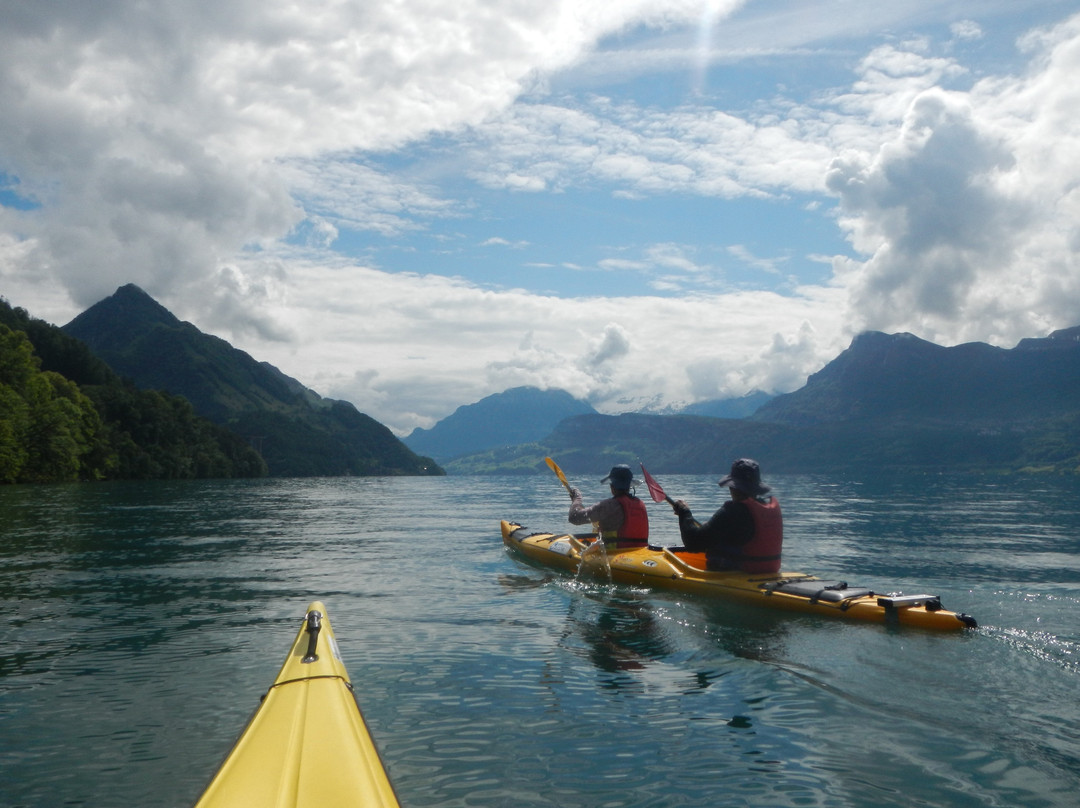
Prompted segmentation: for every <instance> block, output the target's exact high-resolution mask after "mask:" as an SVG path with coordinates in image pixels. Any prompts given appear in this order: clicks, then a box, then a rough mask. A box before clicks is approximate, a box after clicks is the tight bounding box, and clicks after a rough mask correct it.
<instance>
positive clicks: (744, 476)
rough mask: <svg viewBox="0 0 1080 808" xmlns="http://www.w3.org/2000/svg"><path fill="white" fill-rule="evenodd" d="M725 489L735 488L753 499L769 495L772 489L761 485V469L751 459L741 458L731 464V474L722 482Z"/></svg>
mask: <svg viewBox="0 0 1080 808" xmlns="http://www.w3.org/2000/svg"><path fill="white" fill-rule="evenodd" d="M719 485H722V486H723V487H724V488H734V489H735V490H736V491H742V492H743V493H744V494H749V495H750V496H752V497H756V496H759V495H761V494H767V493H769V491H771V490H772V489H771V488H769V486H767V485H762V484H761V469H760V468H758V464H757V463H755V462H754V461H753V460H750V459H749V458H745V457H744V458H740V459H739V460H736V461H735V462H734V463H732V464H731V474H729V475H727V476H726V477H724V478H723V479H721V480H720V482H719Z"/></svg>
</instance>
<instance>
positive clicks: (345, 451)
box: [62, 284, 443, 477]
mask: <svg viewBox="0 0 1080 808" xmlns="http://www.w3.org/2000/svg"><path fill="white" fill-rule="evenodd" d="M62 330H63V331H64V332H65V333H66V334H69V335H70V336H72V337H75V338H77V339H79V340H81V341H82V342H83V343H85V344H86V345H87V346H88V347H89V348H90V350H91V351H92V352H93V353H94V354H95V355H96V356H97V357H99V358H100V359H102V360H103V361H104V362H105V363H106V364H108V365H109V367H111V368H112V369H113V370H114V371H116V372H117V373H119V374H120V375H121V376H124V377H126V378H128V379H130V380H132V381H133V382H134V384H135V385H136V386H137V387H139V388H143V389H152V390H163V391H167V392H169V393H172V394H176V395H180V396H183V397H184V398H186V399H187V400H188V401H189V402H191V405H192V406H193V407H194V409H195V411H196V412H197V413H198V414H199V415H202V416H203V417H205V418H208V419H210V420H211V421H213V422H215V423H218V424H221V425H223V426H225V427H227V428H228V429H229V430H231V431H232V432H234V433H236V434H238V435H240V436H242V437H243V438H245V439H246V440H248V441H250V442H251V444H252V445H253V446H254V447H255V448H256V449H257V450H258V451H259V453H260V454H261V455H262V457H263V459H264V460H265V461H266V465H267V467H268V469H269V473H270V474H271V475H272V476H282V477H310V476H340V475H357V476H363V475H398V474H411V475H430V474H442V473H443V470H442V468H440V467H439V465H438V464H437V463H435V462H434V461H433V460H432V459H430V458H427V457H420V456H418V455H416V454H415V453H414V452H412V451H411V450H410V449H409V448H408V447H407V446H405V444H403V443H402V442H401V441H400V440H398V438H397V437H395V436H394V434H393V433H392V432H391V431H390V430H389V429H388V428H387V427H385V426H384V425H382V424H380V423H379V422H378V421H376V420H375V419H373V418H371V417H370V416H367V415H365V414H363V413H361V412H359V411H358V410H357V409H356V407H354V406H353V405H352V404H350V403H349V402H346V401H335V400H333V399H326V398H323V397H322V396H320V395H318V394H317V393H315V392H314V391H312V390H309V389H308V388H306V387H304V386H303V385H302V384H301V383H300V382H298V381H297V380H296V379H292V378H290V377H288V376H286V375H285V374H284V373H282V372H281V371H280V370H278V369H277V368H275V367H273V366H272V365H269V364H267V363H265V362H257V361H256V360H255V359H253V358H252V357H251V356H249V355H248V354H247V353H245V352H243V351H241V350H239V349H237V348H234V347H233V346H231V345H230V344H229V343H228V342H226V341H225V340H223V339H220V338H219V337H215V336H212V335H209V334H204V333H203V332H202V331H200V330H199V329H198V328H196V327H195V326H194V325H192V324H191V323H187V322H181V321H180V320H179V319H177V318H176V317H175V316H174V315H173V314H172V313H171V312H169V310H168V309H166V308H165V307H164V306H162V305H161V304H159V303H158V302H157V301H155V300H154V299H153V298H152V297H150V295H148V294H146V292H144V291H143V290H142V289H140V288H139V287H137V286H134V285H131V284H129V285H127V286H122V287H120V288H119V289H117V291H116V292H115V293H114V294H113V295H111V296H110V297H107V298H105V299H104V300H102V301H99V302H98V303H96V304H94V305H93V306H91V307H90V308H89V309H87V310H86V311H84V312H83V313H82V314H80V315H79V316H78V317H76V318H75V319H74V320H72V321H71V322H70V323H68V324H67V325H65V326H63V327H62Z"/></svg>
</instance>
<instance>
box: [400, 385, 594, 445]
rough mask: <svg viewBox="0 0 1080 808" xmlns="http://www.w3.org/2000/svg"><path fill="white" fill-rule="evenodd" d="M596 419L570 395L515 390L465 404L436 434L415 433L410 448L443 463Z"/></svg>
mask: <svg viewBox="0 0 1080 808" xmlns="http://www.w3.org/2000/svg"><path fill="white" fill-rule="evenodd" d="M587 413H591V414H595V413H596V410H594V409H593V408H592V406H591V405H589V404H588V403H586V402H584V401H581V400H579V399H576V398H574V397H573V396H572V395H570V394H569V393H568V392H566V391H565V390H541V389H540V388H538V387H512V388H510V389H509V390H506V391H504V392H502V393H495V394H493V395H490V396H486V397H485V398H482V399H480V400H479V401H477V402H475V403H473V404H464V405H462V406H460V407H458V408H457V409H456V410H454V412H453V413H451V414H450V415H448V416H447V417H446V418H444V419H442V420H441V421H439V422H438V423H437V424H435V426H433V427H432V428H431V429H414V430H413V431H412V433H411V434H410V435H409V436H408V437H406V438H405V445H406V446H408V447H409V448H410V449H412V450H413V451H414V452H417V453H419V454H423V455H428V456H430V457H433V458H435V459H436V460H438V461H440V462H441V461H443V460H447V459H450V458H453V457H458V456H461V455H465V454H471V453H474V452H480V451H484V450H486V449H491V448H494V447H498V446H511V445H516V444H521V443H532V442H535V441H538V440H540V439H541V438H544V437H546V436H547V435H548V433H549V432H551V430H553V429H554V428H555V426H556V425H557V424H558V423H559V421H561V420H562V419H563V418H567V417H569V416H572V415H583V414H587Z"/></svg>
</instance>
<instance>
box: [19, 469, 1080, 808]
mask: <svg viewBox="0 0 1080 808" xmlns="http://www.w3.org/2000/svg"><path fill="white" fill-rule="evenodd" d="M597 476H598V477H599V476H602V475H600V474H598V475H597ZM578 482H579V484H580V485H581V486H582V488H583V489H585V490H586V491H588V492H591V494H592V495H595V497H597V498H599V497H600V496H601V495H602V489H601V486H600V485H599V483H598V481H592V480H582V481H578ZM661 482H662V484H663V485H664V487H665V489H666V490H667V491H668V493H671V494H673V495H675V496H679V497H683V498H685V499H687V500H688V501H689V502H690V503H691V505H693V506H695V507H696V510H697V511H698V513H699V515H705V514H707V513H709V512H710V511H711V510H712V509H713V508H715V507H717V506H718V505H719V501H720V500H719V493H718V490H717V487H716V483H715V478H711V477H710V478H704V477H680V476H668V477H661ZM770 483H772V484H773V486H774V489H775V491H776V493H777V494H778V496H779V498H780V500H781V503H782V505H783V507H784V512H785V517H786V534H787V540H786V544H785V568H786V569H792V570H802V571H806V572H813V573H816V574H819V575H822V576H828V577H837V578H842V579H844V580H847V581H849V582H850V583H852V584H861V585H866V586H871V587H873V588H875V589H877V590H879V591H893V590H903V591H906V592H908V593H919V592H930V593H935V594H940V595H941V597H942V599H943V601H944V603H945V605H946V606H947V607H949V608H952V609H954V610H957V611H965V612H968V613H970V614H972V615H974V616H975V617H976V618H978V620H979V623H980V628H979V629H978V630H977V631H974V632H967V633H956V634H950V635H947V636H942V635H939V634H934V633H929V632H920V631H918V630H900V629H890V628H886V627H882V626H873V625H861V624H860V625H848V624H845V623H843V622H839V621H838V622H833V621H829V620H824V619H821V618H814V617H804V616H789V615H771V614H762V613H758V612H756V611H754V610H750V609H746V608H738V607H733V606H731V605H727V604H723V603H709V602H702V601H692V600H684V599H681V598H679V597H678V596H675V595H671V594H661V593H651V592H645V591H638V590H634V589H629V588H625V587H606V586H602V585H598V584H595V583H582V582H578V581H574V580H572V579H570V578H567V577H565V576H561V575H558V574H555V573H550V572H546V571H543V570H538V569H534V568H531V567H528V566H526V565H524V564H523V563H521V562H519V561H517V560H515V559H514V558H512V557H510V556H509V555H507V553H506V552H505V551H504V549H503V546H502V543H501V540H500V536H499V520H500V519H502V518H508V519H513V520H516V521H520V522H523V523H524V524H526V525H529V526H530V527H534V528H537V529H545V528H546V529H552V528H560V529H561V528H562V527H563V525H565V511H566V507H567V505H568V502H567V500H566V496H565V493H564V492H563V489H562V488H561V486H559V484H558V482H557V481H556V480H555V479H554V478H553V477H551V478H549V477H546V476H544V477H535V478H527V479H509V480H508V479H488V478H462V477H451V478H442V479H388V480H383V479H344V480H274V481H257V482H228V483H221V482H215V483H182V484H171V483H155V484H109V485H83V486H57V487H15V488H11V487H8V488H2V489H0V603H2V605H3V608H4V612H5V614H6V619H5V620H4V622H3V624H2V627H0V632H2V636H0V639H2V646H0V806H3V807H4V808H14V806H35V807H37V806H41V807H42V808H54V806H84V805H85V806H95V807H101V808H106V807H107V806H131V805H139V806H170V807H172V806H188V805H191V804H192V803H193V802H194V801H195V800H196V799H197V797H198V795H199V794H200V792H201V790H202V788H203V787H204V786H205V785H206V783H207V781H208V779H209V778H210V776H211V775H212V773H213V771H214V769H215V767H216V766H217V764H218V763H219V762H220V761H221V759H222V757H223V756H224V754H225V753H226V752H227V751H228V749H229V748H230V746H231V744H232V742H233V741H234V740H235V738H236V736H237V734H238V733H239V732H240V730H241V728H242V727H243V725H244V722H245V721H246V720H247V718H248V717H249V715H250V714H251V712H252V711H253V710H254V709H255V707H256V706H257V704H258V700H259V697H260V696H261V695H262V694H263V693H264V692H265V690H266V688H267V687H268V686H269V684H270V682H271V681H272V680H273V677H274V675H275V674H276V673H277V669H278V667H280V664H281V662H282V660H283V659H284V657H285V654H286V652H287V651H288V647H289V644H290V643H291V641H292V639H293V637H294V635H295V633H296V630H297V628H298V626H299V622H300V619H301V618H302V616H303V612H304V609H305V607H306V605H307V603H308V602H309V601H310V600H313V599H321V600H323V601H324V602H325V603H326V605H327V608H328V611H329V614H330V618H331V620H332V622H333V624H334V628H335V632H336V634H337V637H338V641H339V644H340V646H341V649H342V654H343V656H344V659H345V662H346V664H347V666H348V668H349V672H350V673H351V675H352V678H353V681H354V683H355V685H356V689H357V692H358V694H359V699H360V702H361V704H362V706H363V709H364V713H365V716H366V718H367V720H368V723H369V725H370V728H371V731H372V734H373V736H374V738H375V741H376V744H377V746H378V747H379V749H380V751H381V753H382V755H383V758H384V761H385V763H386V766H387V769H388V771H389V773H390V777H391V779H392V780H393V782H394V784H395V787H396V788H397V791H398V794H399V796H400V798H401V801H402V803H403V804H404V805H405V806H408V807H409V808H420V806H582V807H584V806H589V808H594V807H601V806H602V807H605V808H606V807H609V806H610V807H614V806H744V805H745V806H770V807H771V806H777V807H782V806H829V807H830V808H847V806H851V807H852V808H854V807H855V806H865V805H874V806H877V807H879V808H891V807H893V806H895V807H896V808H900V806H904V808H908V807H910V806H1025V807H1026V808H1034V807H1036V806H1069V808H1072V807H1073V806H1076V805H1077V804H1078V797H1077V794H1078V793H1080V706H1078V698H1077V695H1078V693H1080V620H1078V619H1077V615H1078V606H1080V482H1078V481H1077V480H1073V479H1059V478H1032V479H1024V480H1019V481H1015V480H998V479H996V478H994V479H980V478H960V477H956V478H952V477H941V478H919V479H917V480H903V479H891V480H846V479H833V478H816V477H807V476H798V477H795V476H791V477H773V478H771V479H770ZM587 496H589V494H587ZM650 515H651V516H652V524H653V538H654V540H658V541H660V542H662V543H672V544H674V543H676V535H677V531H676V528H675V522H674V519H673V517H672V516H671V513H670V509H668V508H667V507H666V506H659V505H652V504H651V503H650Z"/></svg>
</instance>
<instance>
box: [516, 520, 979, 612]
mask: <svg viewBox="0 0 1080 808" xmlns="http://www.w3.org/2000/svg"><path fill="white" fill-rule="evenodd" d="M502 535H503V543H504V544H505V545H506V546H507V547H508V548H510V549H511V550H513V551H514V552H516V553H518V554H520V555H521V556H524V557H525V558H526V559H527V560H529V561H532V562H534V563H536V564H539V565H541V566H545V567H555V568H557V569H562V570H566V571H568V572H572V573H577V572H578V571H579V567H581V564H582V557H583V554H584V558H585V569H584V570H582V571H583V572H585V571H591V572H594V573H595V574H598V575H607V574H608V570H610V576H611V580H612V581H613V582H615V583H622V584H630V585H633V586H647V587H655V588H657V589H670V590H674V591H676V592H685V593H687V594H691V595H704V596H708V597H717V598H726V599H728V600H733V601H738V602H741V603H747V604H751V605H754V606H761V607H764V608H769V609H780V610H787V611H796V612H804V613H812V614H820V615H826V616H830V617H841V618H846V619H849V620H867V621H876V622H879V623H898V624H902V625H911V626H919V627H921V628H928V629H964V628H976V627H977V624H976V622H975V619H974V618H973V617H971V616H969V615H966V614H961V613H957V612H950V611H948V610H947V609H944V608H943V607H942V605H941V599H940V598H939V597H938V596H937V595H902V594H888V595H882V594H878V593H876V592H874V591H873V590H871V589H866V588H862V587H851V586H848V585H847V583H846V582H844V581H824V580H821V579H820V578H817V577H815V576H813V575H805V574H803V573H799V572H777V573H770V574H753V573H746V572H741V571H737V570H736V571H731V572H710V571H707V570H706V569H705V555H704V553H689V552H683V551H673V550H672V549H670V548H666V547H656V546H652V545H650V546H648V547H639V548H631V549H624V550H613V549H608V548H605V549H604V551H603V552H600V548H599V547H597V546H596V545H595V542H596V534H592V533H589V534H574V535H571V534H568V533H537V532H535V531H530V530H529V529H528V528H525V527H522V526H521V525H519V524H517V523H515V522H508V521H505V520H504V521H503V522H502ZM590 547H591V548H593V549H592V551H591V552H586V551H587V550H588V549H589V548H590ZM605 554H606V564H605V561H604V557H605Z"/></svg>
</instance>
